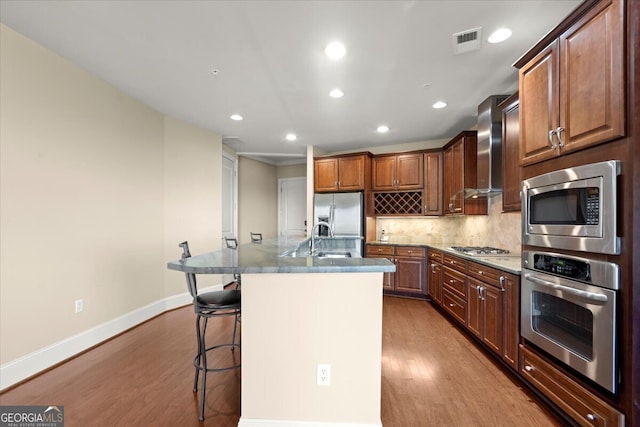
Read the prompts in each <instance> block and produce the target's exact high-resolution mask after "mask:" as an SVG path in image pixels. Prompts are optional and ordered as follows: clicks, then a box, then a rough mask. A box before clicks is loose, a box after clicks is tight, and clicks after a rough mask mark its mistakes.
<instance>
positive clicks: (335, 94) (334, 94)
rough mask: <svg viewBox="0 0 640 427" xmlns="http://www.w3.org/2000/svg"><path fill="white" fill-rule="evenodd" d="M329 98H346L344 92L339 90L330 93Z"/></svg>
mask: <svg viewBox="0 0 640 427" xmlns="http://www.w3.org/2000/svg"><path fill="white" fill-rule="evenodd" d="M329 96H330V97H332V98H342V97H343V96H344V92H343V91H341V90H340V89H338V88H335V89H334V90H332V91H331V92H329Z"/></svg>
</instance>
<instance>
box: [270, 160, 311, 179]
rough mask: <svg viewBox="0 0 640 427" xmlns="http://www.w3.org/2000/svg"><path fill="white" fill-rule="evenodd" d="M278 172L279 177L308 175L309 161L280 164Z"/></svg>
mask: <svg viewBox="0 0 640 427" xmlns="http://www.w3.org/2000/svg"><path fill="white" fill-rule="evenodd" d="M277 174H278V179H280V178H298V177H301V176H307V163H306V162H305V163H300V164H297V165H286V166H278V169H277Z"/></svg>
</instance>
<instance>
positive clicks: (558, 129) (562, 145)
mask: <svg viewBox="0 0 640 427" xmlns="http://www.w3.org/2000/svg"><path fill="white" fill-rule="evenodd" d="M562 132H564V128H563V127H560V126H558V128H557V129H556V138H558V147H560V148H562V147H564V141H563V140H562V138H561V137H560V134H561V133H562Z"/></svg>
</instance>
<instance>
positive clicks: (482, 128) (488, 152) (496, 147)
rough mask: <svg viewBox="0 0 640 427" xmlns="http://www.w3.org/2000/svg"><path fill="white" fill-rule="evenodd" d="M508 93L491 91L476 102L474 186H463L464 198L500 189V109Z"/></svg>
mask: <svg viewBox="0 0 640 427" xmlns="http://www.w3.org/2000/svg"><path fill="white" fill-rule="evenodd" d="M508 97H509V95H492V96H490V97H489V98H487V99H485V100H484V101H483V102H482V103H481V104H480V105H479V106H478V154H477V156H478V157H477V165H476V167H477V173H478V176H477V182H476V188H465V189H464V194H465V198H470V197H479V196H483V195H484V196H491V195H495V194H499V193H501V192H502V109H500V108H498V104H500V103H501V102H503V101H504V100H505V99H507V98H508Z"/></svg>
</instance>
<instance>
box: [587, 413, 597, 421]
mask: <svg viewBox="0 0 640 427" xmlns="http://www.w3.org/2000/svg"><path fill="white" fill-rule="evenodd" d="M587 419H588V420H589V421H595V420H596V416H595V415H593V414H587Z"/></svg>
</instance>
